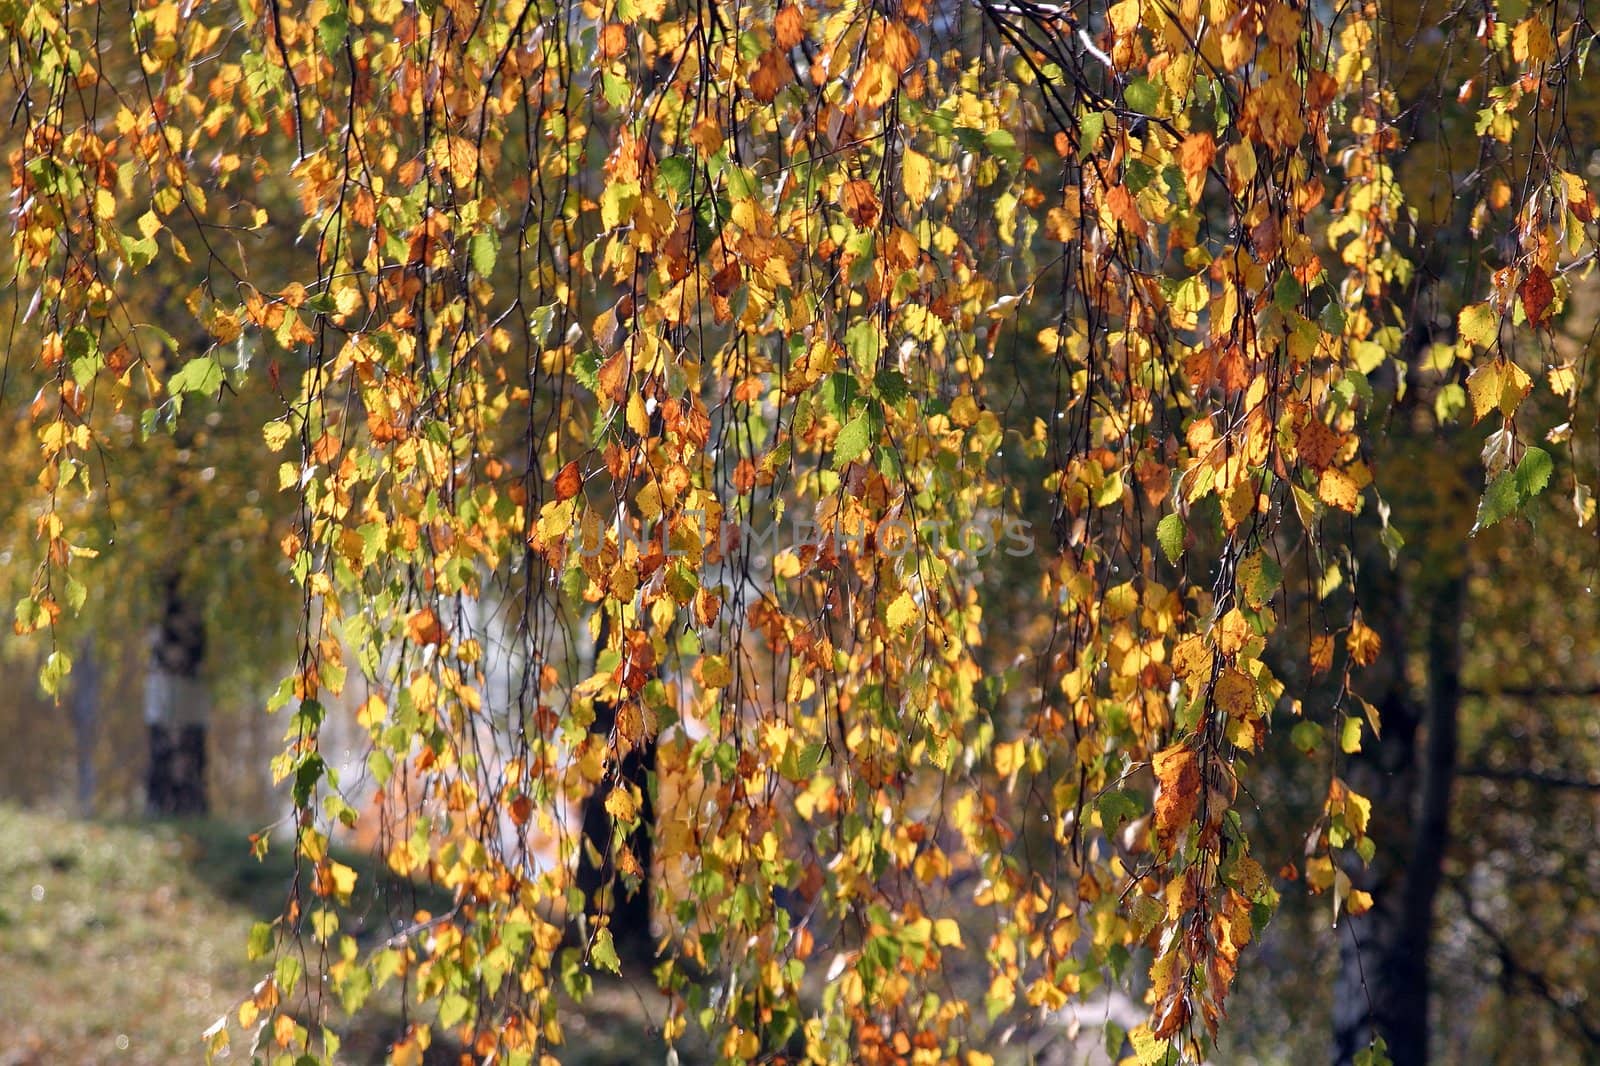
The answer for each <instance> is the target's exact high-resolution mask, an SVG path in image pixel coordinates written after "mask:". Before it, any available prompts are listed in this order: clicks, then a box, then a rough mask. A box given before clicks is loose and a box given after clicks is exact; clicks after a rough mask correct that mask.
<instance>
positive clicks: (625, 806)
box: [606, 788, 639, 822]
mask: <svg viewBox="0 0 1600 1066" xmlns="http://www.w3.org/2000/svg"><path fill="white" fill-rule="evenodd" d="M606 813H607V814H609V815H611V817H612V818H614V819H616V820H617V821H619V822H631V821H633V820H634V819H635V818H637V817H638V816H639V805H638V804H637V803H636V802H634V799H633V793H631V792H629V791H628V790H627V789H625V788H614V789H612V790H611V794H610V795H609V796H607V797H606Z"/></svg>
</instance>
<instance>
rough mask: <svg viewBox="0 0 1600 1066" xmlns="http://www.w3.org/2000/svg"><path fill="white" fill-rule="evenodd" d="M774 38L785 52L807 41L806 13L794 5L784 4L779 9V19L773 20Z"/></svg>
mask: <svg viewBox="0 0 1600 1066" xmlns="http://www.w3.org/2000/svg"><path fill="white" fill-rule="evenodd" d="M772 36H773V39H774V40H775V41H777V43H778V47H779V48H782V49H783V50H784V51H785V52H787V51H788V50H789V49H791V48H793V47H794V46H795V45H797V44H799V43H800V42H801V41H803V40H805V36H806V15H805V12H804V11H802V10H800V8H799V7H797V6H796V5H794V4H784V5H783V6H782V7H780V8H778V16H777V18H775V19H773V20H772Z"/></svg>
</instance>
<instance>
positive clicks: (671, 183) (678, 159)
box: [656, 155, 694, 196]
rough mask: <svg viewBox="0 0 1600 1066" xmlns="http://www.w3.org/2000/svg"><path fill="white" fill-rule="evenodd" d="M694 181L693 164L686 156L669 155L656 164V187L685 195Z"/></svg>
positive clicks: (662, 190)
mask: <svg viewBox="0 0 1600 1066" xmlns="http://www.w3.org/2000/svg"><path fill="white" fill-rule="evenodd" d="M693 181H694V165H693V164H692V163H691V162H690V161H689V159H688V157H687V156H681V155H670V156H668V157H667V158H665V159H663V160H662V161H661V162H660V163H657V164H656V189H657V190H659V191H661V192H668V191H670V192H675V193H677V194H678V195H679V196H685V195H687V194H688V192H689V187H690V185H691V184H692V183H693Z"/></svg>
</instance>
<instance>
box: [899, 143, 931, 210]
mask: <svg viewBox="0 0 1600 1066" xmlns="http://www.w3.org/2000/svg"><path fill="white" fill-rule="evenodd" d="M900 183H901V185H902V187H904V189H905V191H906V198H907V199H908V200H910V201H911V203H912V205H913V206H916V207H921V206H922V204H923V203H924V202H925V201H926V200H927V199H928V197H929V196H931V195H933V164H932V163H931V162H930V161H929V160H928V157H927V156H925V155H923V154H922V153H921V152H915V151H912V150H911V149H910V148H907V149H906V150H905V154H904V155H902V156H901V157H900Z"/></svg>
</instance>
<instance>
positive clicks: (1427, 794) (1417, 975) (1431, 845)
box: [1333, 574, 1465, 1066]
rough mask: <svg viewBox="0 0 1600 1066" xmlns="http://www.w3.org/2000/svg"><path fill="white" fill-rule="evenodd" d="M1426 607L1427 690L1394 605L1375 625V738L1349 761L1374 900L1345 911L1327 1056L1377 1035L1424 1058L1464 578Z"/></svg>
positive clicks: (1343, 1054) (1339, 1059)
mask: <svg viewBox="0 0 1600 1066" xmlns="http://www.w3.org/2000/svg"><path fill="white" fill-rule="evenodd" d="M1430 592H1432V593H1433V594H1432V596H1431V597H1430V598H1429V599H1428V600H1427V601H1426V602H1424V603H1420V604H1417V605H1415V606H1416V607H1417V608H1418V610H1419V612H1420V613H1426V615H1427V621H1426V622H1425V623H1424V631H1423V633H1422V643H1423V648H1422V649H1421V650H1422V651H1423V652H1424V656H1423V661H1424V662H1425V664H1426V668H1427V680H1426V691H1425V692H1424V693H1422V694H1421V698H1420V699H1419V698H1417V696H1416V695H1414V694H1413V693H1412V692H1411V691H1410V689H1409V687H1408V685H1407V681H1406V678H1405V673H1404V663H1405V659H1406V642H1405V636H1406V633H1405V618H1406V616H1407V614H1408V613H1409V612H1406V611H1405V610H1403V609H1402V608H1401V607H1400V606H1399V605H1397V604H1391V605H1390V606H1389V607H1388V608H1387V611H1388V614H1387V615H1386V619H1385V620H1386V621H1387V622H1389V623H1390V624H1389V625H1386V626H1384V627H1383V635H1384V641H1385V648H1384V656H1385V657H1386V658H1387V659H1388V660H1389V661H1390V663H1391V666H1390V671H1391V674H1390V677H1389V678H1388V683H1387V684H1386V685H1385V686H1384V688H1385V691H1384V692H1383V694H1382V695H1381V697H1380V702H1379V712H1380V714H1381V717H1382V724H1383V736H1382V739H1381V740H1374V739H1372V738H1371V737H1368V738H1367V740H1366V741H1365V746H1364V750H1363V751H1362V752H1361V753H1360V754H1359V755H1358V756H1356V757H1354V758H1353V759H1352V761H1351V765H1350V770H1349V779H1350V785H1351V787H1352V788H1354V789H1355V790H1356V791H1357V792H1360V793H1361V794H1363V795H1365V796H1366V797H1367V798H1368V799H1370V800H1371V801H1372V822H1371V825H1370V827H1369V828H1370V831H1371V832H1372V834H1373V835H1374V836H1375V837H1376V839H1377V841H1378V853H1377V857H1376V858H1375V859H1374V860H1373V862H1372V864H1371V866H1370V867H1368V868H1367V869H1365V870H1351V871H1350V873H1351V878H1352V881H1353V882H1354V883H1355V885H1356V887H1358V888H1363V889H1366V890H1367V891H1369V892H1371V893H1372V895H1373V899H1374V904H1373V907H1372V909H1371V910H1370V911H1368V912H1367V913H1366V914H1364V915H1362V916H1360V917H1355V918H1347V919H1346V920H1345V921H1344V922H1343V923H1341V924H1343V925H1344V926H1346V928H1345V930H1344V933H1343V935H1342V936H1341V938H1340V941H1339V975H1338V980H1337V983H1336V998H1335V1002H1334V1011H1333V1021H1334V1061H1335V1062H1336V1063H1339V1064H1340V1066H1344V1064H1347V1063H1350V1062H1351V1061H1352V1060H1353V1058H1354V1057H1355V1055H1356V1054H1358V1053H1359V1052H1361V1051H1362V1050H1363V1049H1365V1048H1366V1047H1368V1046H1369V1045H1370V1044H1371V1042H1372V1040H1373V1038H1374V1036H1381V1037H1382V1038H1383V1040H1384V1042H1385V1043H1386V1044H1387V1045H1388V1049H1389V1057H1390V1058H1391V1059H1393V1061H1394V1062H1395V1064H1396V1066H1422V1064H1424V1063H1426V1062H1427V1061H1428V1028H1429V1027H1428V1017H1429V992H1430V987H1429V986H1430V977H1429V949H1430V947H1431V942H1432V934H1433V913H1434V901H1435V897H1436V896H1437V895H1438V890H1439V884H1440V880H1441V878H1442V876H1443V872H1444V858H1445V851H1446V848H1447V847H1448V845H1449V838H1450V792H1451V788H1452V785H1453V784H1454V781H1455V774H1456V760H1457V750H1456V749H1457V728H1458V723H1457V715H1458V710H1459V704H1460V699H1461V621H1462V614H1463V610H1464V607H1465V577H1464V576H1463V575H1459V574H1456V575H1451V576H1448V577H1446V578H1445V579H1444V580H1443V581H1442V583H1440V584H1439V585H1438V586H1437V587H1436V588H1432V589H1430Z"/></svg>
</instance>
